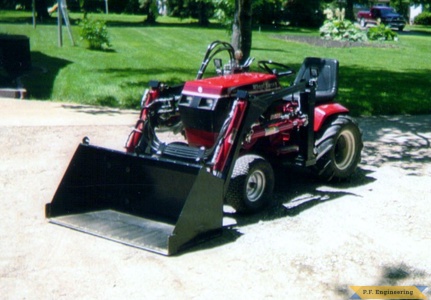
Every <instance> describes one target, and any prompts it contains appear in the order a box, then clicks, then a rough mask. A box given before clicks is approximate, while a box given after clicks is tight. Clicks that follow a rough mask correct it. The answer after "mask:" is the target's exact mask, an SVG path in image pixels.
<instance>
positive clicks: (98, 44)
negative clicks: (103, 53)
mask: <svg viewBox="0 0 431 300" xmlns="http://www.w3.org/2000/svg"><path fill="white" fill-rule="evenodd" d="M80 36H81V40H85V41H87V42H88V47H89V48H90V49H94V50H102V49H103V46H104V45H106V47H111V44H110V42H109V36H108V29H107V27H106V23H105V22H104V21H100V20H92V19H89V18H85V19H84V20H83V21H82V23H81V35H80Z"/></svg>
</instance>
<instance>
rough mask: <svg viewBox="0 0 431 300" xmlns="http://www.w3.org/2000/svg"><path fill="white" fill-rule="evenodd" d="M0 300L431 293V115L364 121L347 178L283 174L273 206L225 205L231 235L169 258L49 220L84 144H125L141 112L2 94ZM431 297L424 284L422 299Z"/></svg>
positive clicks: (342, 296) (226, 233)
mask: <svg viewBox="0 0 431 300" xmlns="http://www.w3.org/2000/svg"><path fill="white" fill-rule="evenodd" d="M0 105H1V109H0V147H1V148H0V153H1V154H0V155H1V160H0V161H1V164H0V178H1V181H0V191H1V200H0V201H1V208H2V209H1V218H0V241H1V242H0V278H1V279H0V295H1V299H245V298H247V299H348V298H350V297H351V295H352V294H353V291H352V290H351V289H350V288H349V286H350V285H356V286H358V285H425V286H430V287H431V255H430V253H431V252H430V249H431V238H430V228H431V212H430V204H429V203H430V199H431V197H430V194H431V177H430V176H431V145H430V143H431V116H429V115H428V116H402V117H400V116H394V117H371V118H359V119H358V121H359V124H360V127H361V129H362V130H363V134H364V141H365V143H364V144H365V147H364V151H363V161H362V163H361V165H360V167H359V169H358V171H357V172H356V173H355V174H354V176H353V177H352V178H351V180H349V182H346V183H340V184H333V185H322V184H320V183H318V182H315V181H313V180H311V179H310V178H309V176H308V175H307V174H306V173H304V172H299V171H298V170H292V169H283V170H279V171H278V172H277V184H276V190H275V197H276V199H277V204H276V205H275V206H274V207H272V208H270V209H268V210H266V211H264V212H262V213H260V214H258V215H255V216H249V217H239V216H236V215H235V214H232V213H231V212H230V211H229V209H226V213H225V217H226V220H227V222H231V223H234V225H232V226H229V227H226V228H225V229H224V230H223V235H222V236H221V237H219V238H216V239H213V240H211V241H209V242H207V243H204V244H200V245H198V246H196V247H194V248H191V249H189V250H188V251H186V252H184V253H182V254H180V255H177V256H173V257H164V256H161V255H157V254H153V253H150V252H147V251H143V250H138V249H135V248H131V247H127V246H124V245H121V244H117V243H114V242H111V241H107V240H104V239H101V238H96V237H93V236H90V235H86V234H83V233H80V232H76V231H73V230H70V229H66V228H63V227H60V226H56V225H52V224H49V223H48V222H47V221H46V219H45V216H44V206H45V204H46V203H47V202H50V201H51V199H52V197H53V194H54V192H55V190H56V188H57V186H58V184H59V182H60V180H61V177H62V175H63V173H64V171H65V168H66V167H67V165H68V163H69V161H70V159H71V156H72V154H73V152H74V150H75V149H76V147H77V145H78V143H79V142H80V141H81V139H82V138H83V137H84V136H89V137H90V138H91V142H92V144H96V145H101V146H106V147H109V148H114V149H122V146H123V143H124V141H125V138H126V137H127V135H128V133H129V132H130V128H131V127H132V126H133V125H134V123H135V121H136V118H137V117H138V112H136V111H120V110H115V109H105V108H95V107H85V106H77V105H69V104H64V103H46V102H35V101H33V102H30V101H19V100H9V99H0ZM425 294H426V295H427V296H428V297H430V296H431V291H430V289H428V290H426V291H425Z"/></svg>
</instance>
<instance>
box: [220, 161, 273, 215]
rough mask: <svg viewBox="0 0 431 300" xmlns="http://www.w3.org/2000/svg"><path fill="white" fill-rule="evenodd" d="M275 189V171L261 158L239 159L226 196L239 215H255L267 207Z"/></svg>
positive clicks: (228, 202)
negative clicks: (254, 213)
mask: <svg viewBox="0 0 431 300" xmlns="http://www.w3.org/2000/svg"><path fill="white" fill-rule="evenodd" d="M273 189H274V171H273V170H272V167H271V165H270V164H269V163H268V162H267V161H266V160H265V159H264V158H263V157H261V156H258V155H244V156H241V157H240V158H238V159H237V161H236V163H235V167H234V170H233V173H232V178H231V181H230V184H229V188H228V191H227V194H226V202H227V204H229V205H231V206H232V207H233V208H234V209H235V210H236V212H237V213H253V212H257V211H259V210H261V209H263V208H264V207H266V206H267V205H268V204H269V203H270V201H271V195H272V191H273Z"/></svg>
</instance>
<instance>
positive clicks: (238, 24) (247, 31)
mask: <svg viewBox="0 0 431 300" xmlns="http://www.w3.org/2000/svg"><path fill="white" fill-rule="evenodd" d="M251 2H252V0H235V16H234V21H233V27H232V46H233V47H234V49H235V50H241V51H242V53H243V60H242V61H241V63H243V62H244V61H245V60H246V59H247V58H248V57H249V56H250V52H251V38H252V30H251V29H252V19H251V16H252V9H251Z"/></svg>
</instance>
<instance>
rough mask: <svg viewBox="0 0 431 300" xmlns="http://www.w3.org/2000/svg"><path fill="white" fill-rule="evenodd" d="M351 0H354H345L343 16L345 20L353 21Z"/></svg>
mask: <svg viewBox="0 0 431 300" xmlns="http://www.w3.org/2000/svg"><path fill="white" fill-rule="evenodd" d="M353 2H354V0H347V1H346V16H345V18H346V19H347V20H350V21H352V22H354V21H355V14H354V12H353Z"/></svg>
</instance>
